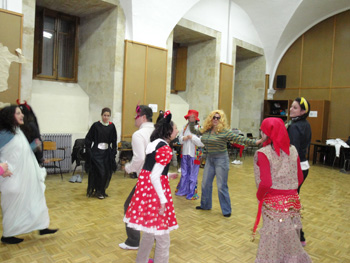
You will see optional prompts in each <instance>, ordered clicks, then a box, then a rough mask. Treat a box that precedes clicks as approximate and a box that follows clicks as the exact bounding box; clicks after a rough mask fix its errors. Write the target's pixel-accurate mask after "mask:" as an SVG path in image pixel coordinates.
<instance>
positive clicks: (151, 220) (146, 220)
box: [124, 111, 178, 263]
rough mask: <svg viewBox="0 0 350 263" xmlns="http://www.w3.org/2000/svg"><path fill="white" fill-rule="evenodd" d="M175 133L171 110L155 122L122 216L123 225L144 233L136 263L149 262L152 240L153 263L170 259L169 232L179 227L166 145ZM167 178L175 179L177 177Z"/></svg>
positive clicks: (168, 152) (169, 151)
mask: <svg viewBox="0 0 350 263" xmlns="http://www.w3.org/2000/svg"><path fill="white" fill-rule="evenodd" d="M177 133H178V130H177V127H176V125H175V124H174V123H173V122H172V121H171V113H170V111H167V112H165V113H164V118H163V119H162V120H160V121H159V122H157V123H156V125H155V130H154V132H153V133H152V135H151V142H150V143H149V144H148V145H147V148H146V160H145V164H144V166H143V169H142V171H141V173H140V175H139V178H138V181H137V184H136V189H135V193H134V195H133V197H132V199H131V202H130V204H129V207H128V210H127V211H126V213H125V217H124V222H125V223H127V225H128V227H131V228H134V229H136V230H140V231H142V232H143V235H142V240H141V243H140V247H139V251H138V254H137V258H136V262H137V263H147V262H148V259H149V254H150V252H151V250H152V247H153V243H154V241H156V248H155V255H154V262H155V263H163V262H164V263H166V262H168V260H169V247H170V236H169V232H170V231H171V230H174V229H177V228H178V225H177V221H176V215H175V210H174V205H173V199H172V195H171V190H170V187H169V178H168V171H169V165H170V161H171V159H172V150H171V148H170V147H169V142H170V141H171V140H173V139H175V137H176V135H177ZM169 176H170V177H172V178H175V177H176V176H177V174H169Z"/></svg>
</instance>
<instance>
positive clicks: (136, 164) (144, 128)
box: [125, 122, 154, 176]
mask: <svg viewBox="0 0 350 263" xmlns="http://www.w3.org/2000/svg"><path fill="white" fill-rule="evenodd" d="M153 131H154V124H153V123H152V122H144V123H142V124H141V126H140V128H139V129H138V130H137V131H136V132H134V133H133V135H132V139H131V145H132V152H133V156H132V159H131V162H129V163H127V164H126V165H125V171H126V172H127V173H137V176H138V175H139V174H140V172H141V169H142V167H143V164H144V162H145V158H146V147H147V144H148V143H149V142H150V137H151V134H152V132H153Z"/></svg>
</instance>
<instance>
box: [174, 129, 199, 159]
mask: <svg viewBox="0 0 350 263" xmlns="http://www.w3.org/2000/svg"><path fill="white" fill-rule="evenodd" d="M186 125H187V124H186ZM186 125H185V126H184V128H183V129H182V131H181V132H180V135H179V142H180V144H182V145H183V146H182V155H190V156H191V157H195V156H196V146H198V147H203V146H204V144H203V143H202V142H201V139H200V138H199V137H198V136H197V135H195V134H193V133H191V131H190V127H188V126H187V128H186V130H185V131H184V129H185V127H186ZM195 128H196V129H198V125H196V126H195ZM190 134H191V135H192V139H190V140H186V141H184V139H183V138H184V137H185V136H187V135H190Z"/></svg>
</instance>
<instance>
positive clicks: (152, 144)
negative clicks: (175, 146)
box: [146, 138, 169, 154]
mask: <svg viewBox="0 0 350 263" xmlns="http://www.w3.org/2000/svg"><path fill="white" fill-rule="evenodd" d="M160 142H165V143H166V145H169V144H168V143H167V142H166V141H164V140H163V139H160V138H158V139H156V140H154V141H153V142H150V143H149V144H148V145H147V148H146V154H150V153H152V152H154V151H155V149H156V147H157V145H158V143H160Z"/></svg>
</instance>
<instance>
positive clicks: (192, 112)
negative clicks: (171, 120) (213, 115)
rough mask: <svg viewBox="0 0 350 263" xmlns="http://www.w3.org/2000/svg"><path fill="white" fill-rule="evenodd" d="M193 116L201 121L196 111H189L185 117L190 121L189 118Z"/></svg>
mask: <svg viewBox="0 0 350 263" xmlns="http://www.w3.org/2000/svg"><path fill="white" fill-rule="evenodd" d="M192 114H193V115H194V116H195V117H196V121H199V119H198V111H196V110H189V111H188V113H187V115H185V116H184V117H185V119H186V120H188V118H189V117H190V116H191V115H192Z"/></svg>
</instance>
